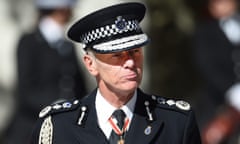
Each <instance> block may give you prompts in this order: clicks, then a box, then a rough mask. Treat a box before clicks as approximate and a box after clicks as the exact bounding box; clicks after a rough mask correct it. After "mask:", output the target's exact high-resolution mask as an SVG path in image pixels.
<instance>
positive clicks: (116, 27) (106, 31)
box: [80, 18, 140, 45]
mask: <svg viewBox="0 0 240 144" xmlns="http://www.w3.org/2000/svg"><path fill="white" fill-rule="evenodd" d="M138 29H140V26H139V24H138V21H137V20H130V21H125V19H121V18H119V19H118V20H116V21H115V23H114V24H112V25H106V26H104V27H100V28H97V29H95V30H92V31H90V32H88V33H86V34H84V35H82V36H81V38H80V39H81V40H82V42H83V43H84V44H85V45H87V44H88V43H91V42H92V41H95V40H98V39H101V38H105V37H110V36H114V35H117V34H121V33H124V32H129V31H136V30H138Z"/></svg>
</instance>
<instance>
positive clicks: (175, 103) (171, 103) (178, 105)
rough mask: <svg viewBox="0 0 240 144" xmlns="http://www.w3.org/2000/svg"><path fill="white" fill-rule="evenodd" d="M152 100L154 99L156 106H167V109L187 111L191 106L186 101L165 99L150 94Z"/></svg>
mask: <svg viewBox="0 0 240 144" xmlns="http://www.w3.org/2000/svg"><path fill="white" fill-rule="evenodd" d="M151 97H152V100H154V101H155V102H156V104H157V106H160V107H163V108H168V109H177V110H181V111H189V110H191V106H190V104H189V103H188V102H186V101H184V100H174V99H167V98H163V97H159V96H155V95H152V96H151Z"/></svg>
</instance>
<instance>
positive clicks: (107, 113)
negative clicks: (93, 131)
mask: <svg viewBox="0 0 240 144" xmlns="http://www.w3.org/2000/svg"><path fill="white" fill-rule="evenodd" d="M136 100H137V92H136V91H135V93H134V96H133V97H132V98H131V100H130V101H129V102H128V103H127V104H126V105H124V106H122V107H121V109H122V110H123V111H124V112H125V114H126V116H127V118H128V119H129V121H130V122H129V125H128V128H129V126H130V124H131V120H132V117H133V111H134V108H135V103H136ZM95 106H96V111H97V118H98V124H99V127H100V128H101V130H102V131H103V133H104V134H105V136H106V137H107V138H109V137H110V135H111V132H112V127H111V125H110V123H109V121H108V119H109V118H110V117H111V116H112V113H113V112H114V111H115V110H116V109H117V108H115V107H114V106H112V105H111V104H110V103H108V102H107V100H106V99H105V98H104V97H103V96H102V95H101V93H100V91H99V90H98V91H97V95H96V101H95ZM128 128H127V129H128Z"/></svg>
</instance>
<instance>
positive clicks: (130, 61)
mask: <svg viewBox="0 0 240 144" xmlns="http://www.w3.org/2000/svg"><path fill="white" fill-rule="evenodd" d="M134 65H135V59H134V55H133V53H132V52H131V51H128V52H127V53H126V56H125V58H124V67H125V68H132V67H134Z"/></svg>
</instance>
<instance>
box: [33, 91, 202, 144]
mask: <svg viewBox="0 0 240 144" xmlns="http://www.w3.org/2000/svg"><path fill="white" fill-rule="evenodd" d="M95 96H96V91H94V92H93V93H91V94H90V95H89V96H87V97H86V98H84V99H82V100H80V101H73V102H65V104H64V103H61V104H54V105H52V106H48V107H47V108H46V109H45V110H43V111H42V112H41V113H40V115H41V117H42V118H41V119H40V120H39V122H38V124H37V126H36V129H35V130H34V133H33V137H32V140H31V144H38V143H39V138H41V139H42V140H43V141H44V140H45V141H48V140H49V139H51V141H52V142H50V143H53V144H108V140H107V138H106V137H105V135H104V133H103V132H102V131H101V129H100V128H99V126H98V122H97V115H96V109H95ZM179 102H183V101H173V100H166V99H164V98H162V97H158V96H152V95H147V94H145V93H143V92H142V91H141V90H139V89H138V92H137V102H136V106H135V111H134V116H133V119H132V122H131V125H130V128H129V130H128V132H127V133H126V137H125V144H201V140H200V134H199V129H198V126H197V123H196V120H195V116H194V113H193V111H192V110H191V109H188V108H189V107H188V106H189V105H188V103H182V104H179ZM146 103H149V105H148V106H146ZM177 103H178V104H177ZM63 105H65V108H64V106H63ZM67 105H68V106H67ZM61 106H62V108H60V107H61ZM177 106H179V108H178V107H177ZM54 107H55V108H54ZM67 107H68V108H67ZM85 108H87V109H86V111H85ZM148 108H149V112H147V109H148ZM49 118H51V120H50V121H51V123H50V124H49V123H47V124H46V125H45V126H43V125H44V124H43V121H44V120H45V121H46V119H49ZM51 125H52V128H51V129H49V130H47V132H46V131H45V132H43V133H42V135H41V136H40V134H39V132H40V129H41V127H42V129H43V128H46V127H48V126H51ZM51 132H52V135H51V134H50V135H49V133H51ZM41 144H44V143H41Z"/></svg>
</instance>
